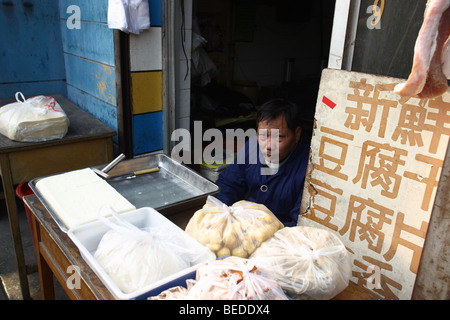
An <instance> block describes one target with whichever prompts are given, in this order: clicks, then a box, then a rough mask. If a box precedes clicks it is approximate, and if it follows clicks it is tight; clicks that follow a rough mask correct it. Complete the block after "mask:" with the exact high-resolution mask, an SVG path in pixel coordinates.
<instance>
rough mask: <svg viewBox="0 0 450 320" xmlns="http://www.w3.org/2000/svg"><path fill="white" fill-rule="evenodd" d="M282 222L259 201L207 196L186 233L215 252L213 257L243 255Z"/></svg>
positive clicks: (265, 238)
mask: <svg viewBox="0 0 450 320" xmlns="http://www.w3.org/2000/svg"><path fill="white" fill-rule="evenodd" d="M282 227H283V224H282V223H281V222H280V221H279V220H278V219H277V218H276V217H275V215H274V214H273V213H272V212H271V211H270V210H269V209H268V208H267V207H266V206H265V205H262V204H257V203H254V202H250V201H245V200H242V201H238V202H236V203H234V204H233V205H232V206H230V207H229V206H227V205H225V204H224V203H222V202H221V201H220V200H218V199H216V198H214V197H212V196H208V198H207V200H206V203H205V205H204V206H203V208H202V209H200V210H197V211H196V212H195V213H194V215H193V216H192V218H191V219H190V220H189V222H188V224H187V226H186V229H185V231H186V233H187V234H189V235H190V236H192V237H194V238H195V239H197V240H198V241H199V242H200V243H201V244H203V245H205V246H206V247H208V248H209V249H210V250H211V251H213V252H215V254H216V256H217V257H221V256H227V255H232V256H238V257H241V258H247V257H248V256H250V254H252V253H253V251H255V249H256V248H257V247H258V246H259V245H260V244H261V243H263V242H264V241H265V240H267V239H268V238H270V237H271V236H272V235H273V234H274V233H275V231H277V230H278V229H280V228H282Z"/></svg>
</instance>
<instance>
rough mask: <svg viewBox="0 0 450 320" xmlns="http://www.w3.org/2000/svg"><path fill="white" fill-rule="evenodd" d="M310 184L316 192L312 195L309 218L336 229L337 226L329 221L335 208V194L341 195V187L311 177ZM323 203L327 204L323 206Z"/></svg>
mask: <svg viewBox="0 0 450 320" xmlns="http://www.w3.org/2000/svg"><path fill="white" fill-rule="evenodd" d="M310 183H311V185H313V186H314V190H315V192H316V194H314V195H313V196H312V203H313V205H312V207H311V211H310V213H311V214H310V215H309V216H308V218H309V219H311V220H313V221H316V222H317V223H320V224H321V225H323V226H326V227H328V228H330V229H331V230H334V231H337V230H338V227H337V226H336V225H334V224H332V223H331V220H332V218H333V217H334V213H335V210H336V200H337V197H336V195H342V193H343V191H342V189H338V188H333V187H332V186H330V185H328V184H326V183H325V182H322V181H319V180H317V179H314V178H311V180H310ZM325 204H329V205H327V206H325Z"/></svg>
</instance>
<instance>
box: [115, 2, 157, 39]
mask: <svg viewBox="0 0 450 320" xmlns="http://www.w3.org/2000/svg"><path fill="white" fill-rule="evenodd" d="M108 27H109V28H111V29H119V30H121V31H123V32H127V33H134V34H139V33H140V32H141V31H142V30H145V29H149V28H150V11H149V4H148V1H147V0H109V1H108Z"/></svg>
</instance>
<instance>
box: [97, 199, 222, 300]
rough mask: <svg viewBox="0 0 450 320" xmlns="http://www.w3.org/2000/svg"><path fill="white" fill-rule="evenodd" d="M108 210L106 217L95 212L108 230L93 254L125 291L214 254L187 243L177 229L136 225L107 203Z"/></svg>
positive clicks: (154, 280) (135, 288)
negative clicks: (108, 214) (193, 247)
mask: <svg viewBox="0 0 450 320" xmlns="http://www.w3.org/2000/svg"><path fill="white" fill-rule="evenodd" d="M104 208H105V207H101V208H100V210H99V211H101V210H103V209H104ZM109 211H110V213H111V215H112V217H111V218H110V219H107V218H105V217H104V216H102V215H101V214H99V220H101V221H103V223H105V224H106V225H107V226H108V227H109V228H110V230H109V231H107V232H106V233H105V234H104V235H103V237H102V239H101V240H100V243H99V244H98V247H97V250H96V252H95V254H94V258H95V259H96V260H97V262H98V263H99V265H100V266H101V267H102V268H103V269H104V270H105V272H106V273H107V274H108V275H109V276H110V278H111V280H112V281H113V282H114V283H115V284H116V285H117V287H118V288H119V289H120V290H121V291H122V292H124V293H126V294H129V293H132V292H134V291H136V290H139V289H141V288H144V287H146V286H148V285H150V284H152V283H154V282H156V281H159V280H161V279H163V278H165V277H168V276H170V275H173V274H175V273H177V272H180V271H182V270H184V269H187V268H189V267H191V266H193V265H196V264H198V263H200V262H203V261H204V260H202V259H204V257H205V256H208V255H211V258H214V254H213V253H211V252H210V250H209V249H207V248H204V251H201V250H198V247H197V248H195V249H191V248H189V247H187V246H186V241H185V239H186V238H185V237H183V234H184V233H183V231H182V230H181V229H180V230H179V231H180V232H174V230H173V229H170V230H167V228H156V227H152V226H148V227H144V228H142V229H140V228H138V227H137V226H135V225H134V224H132V223H130V222H128V221H126V220H125V219H123V218H122V217H121V216H120V215H119V214H117V213H116V212H115V211H114V210H113V209H112V208H111V207H109ZM100 213H101V212H100Z"/></svg>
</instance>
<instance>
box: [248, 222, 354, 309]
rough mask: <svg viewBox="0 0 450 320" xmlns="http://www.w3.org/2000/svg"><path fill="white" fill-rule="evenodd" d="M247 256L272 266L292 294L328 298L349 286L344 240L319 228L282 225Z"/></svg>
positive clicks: (278, 278)
mask: <svg viewBox="0 0 450 320" xmlns="http://www.w3.org/2000/svg"><path fill="white" fill-rule="evenodd" d="M250 259H251V260H254V261H255V264H257V265H259V266H261V267H264V268H266V269H268V270H271V271H272V272H273V273H274V278H275V279H276V281H277V282H278V283H279V284H280V285H281V287H282V288H283V290H285V292H286V293H287V294H288V296H290V297H293V298H294V297H296V298H300V299H302V298H308V297H309V298H312V299H320V300H324V299H331V298H333V297H334V296H336V295H337V294H338V293H339V292H341V291H342V290H344V289H345V288H346V287H347V286H348V282H349V279H350V276H351V262H350V257H349V255H348V252H347V250H346V248H345V246H344V244H343V243H342V242H341V240H340V239H339V238H338V237H337V236H336V235H335V234H334V233H331V232H330V231H327V230H323V229H318V228H311V227H303V226H296V227H286V228H283V229H281V230H279V231H277V232H276V233H275V234H274V235H273V237H272V238H270V239H269V240H267V241H266V242H264V243H263V244H262V245H261V246H260V247H259V248H258V249H256V250H255V252H254V253H253V254H252V255H251V257H250ZM305 295H306V296H307V297H305Z"/></svg>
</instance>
